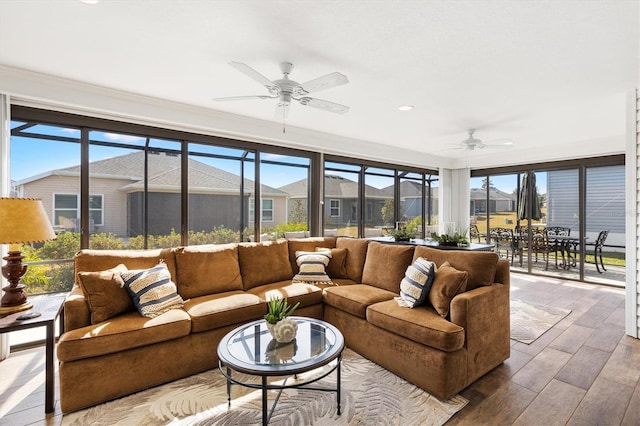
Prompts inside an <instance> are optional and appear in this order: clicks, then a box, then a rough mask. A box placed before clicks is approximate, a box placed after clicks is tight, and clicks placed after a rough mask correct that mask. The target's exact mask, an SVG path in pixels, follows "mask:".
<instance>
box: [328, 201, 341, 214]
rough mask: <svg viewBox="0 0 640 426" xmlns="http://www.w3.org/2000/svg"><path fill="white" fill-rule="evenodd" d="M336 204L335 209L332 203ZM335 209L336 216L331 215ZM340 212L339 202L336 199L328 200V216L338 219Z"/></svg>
mask: <svg viewBox="0 0 640 426" xmlns="http://www.w3.org/2000/svg"><path fill="white" fill-rule="evenodd" d="M334 202H336V203H337V204H338V205H337V207H334V206H333V203H334ZM334 209H337V210H338V214H333V210H334ZM340 210H341V203H340V200H339V199H337V198H332V199H330V200H329V215H330V216H331V217H340Z"/></svg>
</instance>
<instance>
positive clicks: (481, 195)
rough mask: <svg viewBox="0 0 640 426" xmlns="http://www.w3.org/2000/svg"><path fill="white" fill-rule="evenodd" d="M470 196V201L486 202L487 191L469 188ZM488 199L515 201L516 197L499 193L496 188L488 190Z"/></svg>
mask: <svg viewBox="0 0 640 426" xmlns="http://www.w3.org/2000/svg"><path fill="white" fill-rule="evenodd" d="M469 192H470V194H471V197H470V198H471V200H486V199H487V191H486V190H485V189H483V188H471V190H470V191H469ZM489 198H490V199H491V200H500V201H515V200H516V195H515V194H509V193H508V192H504V191H501V190H499V189H497V188H489Z"/></svg>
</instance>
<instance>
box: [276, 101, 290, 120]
mask: <svg viewBox="0 0 640 426" xmlns="http://www.w3.org/2000/svg"><path fill="white" fill-rule="evenodd" d="M288 116H289V104H285V103H283V102H278V105H276V111H275V114H274V118H275V119H276V120H285V119H286V118H287V117H288Z"/></svg>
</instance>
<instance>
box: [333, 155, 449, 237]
mask: <svg viewBox="0 0 640 426" xmlns="http://www.w3.org/2000/svg"><path fill="white" fill-rule="evenodd" d="M338 159H339V158H338V157H336V158H335V161H334V158H333V157H332V158H331V160H327V161H325V164H324V170H325V175H324V199H325V205H324V235H328V236H329V235H346V236H352V237H356V236H364V237H384V236H387V235H389V231H390V230H392V229H394V228H396V227H408V228H409V229H410V230H412V231H415V233H416V237H420V238H421V237H423V236H424V235H428V233H429V232H430V231H431V230H433V229H434V225H435V224H436V223H437V193H438V191H437V189H438V176H437V174H436V173H425V172H418V171H412V170H400V169H394V168H385V167H380V166H381V165H380V164H378V163H375V164H368V163H364V162H363V163H361V164H354V163H349V162H343V161H338Z"/></svg>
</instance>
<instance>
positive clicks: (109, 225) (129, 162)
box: [15, 151, 287, 237]
mask: <svg viewBox="0 0 640 426" xmlns="http://www.w3.org/2000/svg"><path fill="white" fill-rule="evenodd" d="M89 171H90V182H89V188H90V189H89V192H90V199H89V204H90V206H89V208H90V211H89V213H90V217H91V219H90V222H91V224H90V226H91V228H92V229H91V230H90V231H93V232H106V233H113V234H115V235H117V236H121V237H126V236H130V237H131V236H136V235H140V234H142V233H143V223H144V216H143V212H144V208H143V207H144V189H145V188H144V152H142V151H139V152H134V153H131V154H126V155H121V156H118V157H113V158H108V159H105V160H100V161H95V162H92V163H90V164H89ZM79 176H80V166H74V167H68V168H64V169H57V170H52V171H49V172H47V173H43V174H40V175H37V176H33V177H30V178H27V179H23V180H21V181H18V182H16V183H15V191H16V192H17V194H19V196H21V197H35V198H41V199H42V201H43V204H44V207H45V209H46V210H47V211H48V212H49V214H50V219H51V223H52V224H54V226H55V227H56V228H58V229H66V230H70V231H78V230H79V227H78V218H79V217H80V195H79V194H80V179H79ZM148 176H149V178H148V192H149V196H148V201H147V202H148V215H149V220H148V231H147V232H148V233H149V234H151V235H163V234H168V233H169V232H171V229H174V230H175V231H176V232H180V215H181V207H180V206H181V200H180V185H181V164H180V157H179V156H173V155H170V154H164V153H149V161H148ZM240 182H241V179H240V177H239V176H237V175H235V174H233V173H229V172H226V171H224V170H221V169H218V168H216V167H212V166H209V165H207V164H204V163H202V162H199V161H196V160H193V159H189V173H188V185H189V229H191V230H194V231H210V230H212V229H213V228H214V227H226V228H231V229H234V230H239V229H240V227H241V226H245V227H246V226H249V224H250V223H252V221H253V215H254V210H255V209H254V207H255V206H254V199H253V198H251V194H252V193H253V190H254V182H253V181H252V180H249V179H245V180H244V194H245V196H244V213H243V215H242V216H243V217H240V215H239V214H238V212H239V211H240V202H241V200H240V196H239V195H240ZM261 193H262V194H261V195H262V226H263V227H273V226H274V225H276V224H278V223H282V222H285V221H286V203H287V200H286V198H287V194H286V193H284V192H282V191H280V190H278V189H275V188H272V187H270V186H267V185H261ZM249 227H250V226H249Z"/></svg>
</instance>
